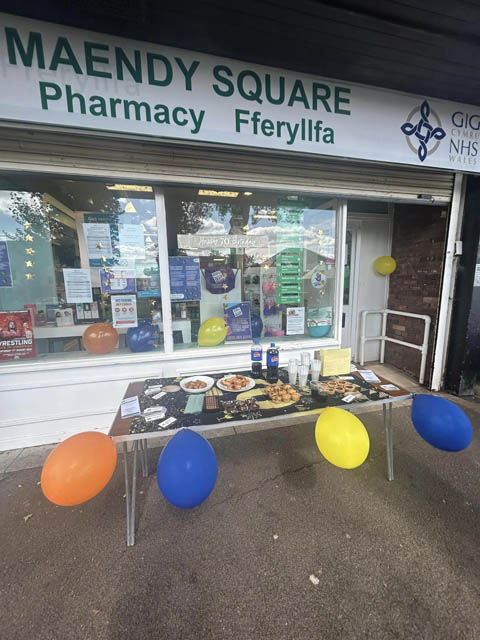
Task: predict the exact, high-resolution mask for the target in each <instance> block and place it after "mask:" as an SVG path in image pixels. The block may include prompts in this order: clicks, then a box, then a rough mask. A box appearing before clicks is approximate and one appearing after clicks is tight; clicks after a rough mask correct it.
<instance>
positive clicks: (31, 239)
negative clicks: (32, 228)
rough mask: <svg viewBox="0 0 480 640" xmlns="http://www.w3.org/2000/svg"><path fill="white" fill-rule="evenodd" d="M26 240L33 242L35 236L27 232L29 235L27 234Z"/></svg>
mask: <svg viewBox="0 0 480 640" xmlns="http://www.w3.org/2000/svg"><path fill="white" fill-rule="evenodd" d="M25 240H26V241H27V242H33V236H31V235H30V234H29V233H27V235H26V236H25Z"/></svg>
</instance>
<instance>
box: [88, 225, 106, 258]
mask: <svg viewBox="0 0 480 640" xmlns="http://www.w3.org/2000/svg"><path fill="white" fill-rule="evenodd" d="M83 233H84V235H85V244H86V245H87V253H88V259H89V260H99V259H100V258H113V253H112V239H111V236H110V225H109V224H105V223H103V222H84V223H83Z"/></svg>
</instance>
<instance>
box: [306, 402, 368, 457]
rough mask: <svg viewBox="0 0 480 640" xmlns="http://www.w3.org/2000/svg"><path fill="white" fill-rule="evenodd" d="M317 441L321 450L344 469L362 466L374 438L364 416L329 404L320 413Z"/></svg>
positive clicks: (317, 425)
mask: <svg viewBox="0 0 480 640" xmlns="http://www.w3.org/2000/svg"><path fill="white" fill-rule="evenodd" d="M315 441H316V443H317V447H318V448H319V450H320V453H321V454H322V455H323V456H324V457H325V458H326V459H327V460H328V461H329V462H331V463H332V464H333V465H335V466H336V467H340V468H341V469H355V467H359V466H360V465H361V464H362V463H363V462H365V460H366V458H367V456H368V452H369V450H370V438H369V437H368V433H367V430H366V429H365V427H364V426H363V424H362V423H361V422H360V420H359V419H358V418H357V417H356V416H354V415H352V414H351V413H349V412H348V411H345V409H337V408H336V407H328V408H327V409H324V410H323V411H322V413H321V414H320V417H319V418H318V420H317V424H316V426H315Z"/></svg>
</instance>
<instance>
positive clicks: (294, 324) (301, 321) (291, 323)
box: [287, 307, 305, 336]
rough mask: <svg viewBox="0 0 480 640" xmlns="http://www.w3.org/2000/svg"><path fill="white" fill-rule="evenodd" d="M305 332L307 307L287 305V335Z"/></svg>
mask: <svg viewBox="0 0 480 640" xmlns="http://www.w3.org/2000/svg"><path fill="white" fill-rule="evenodd" d="M304 333H305V307H287V336H295V335H299V334H302V335H303V334H304Z"/></svg>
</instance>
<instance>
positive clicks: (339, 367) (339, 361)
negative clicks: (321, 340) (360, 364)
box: [315, 348, 352, 377]
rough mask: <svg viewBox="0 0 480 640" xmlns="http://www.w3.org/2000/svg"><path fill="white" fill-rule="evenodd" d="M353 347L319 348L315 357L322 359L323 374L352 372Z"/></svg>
mask: <svg viewBox="0 0 480 640" xmlns="http://www.w3.org/2000/svg"><path fill="white" fill-rule="evenodd" d="M351 357H352V354H351V349H350V348H348V349H319V350H318V351H315V358H316V359H320V360H321V361H322V376H325V377H327V376H338V375H342V374H346V373H350V360H351Z"/></svg>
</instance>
